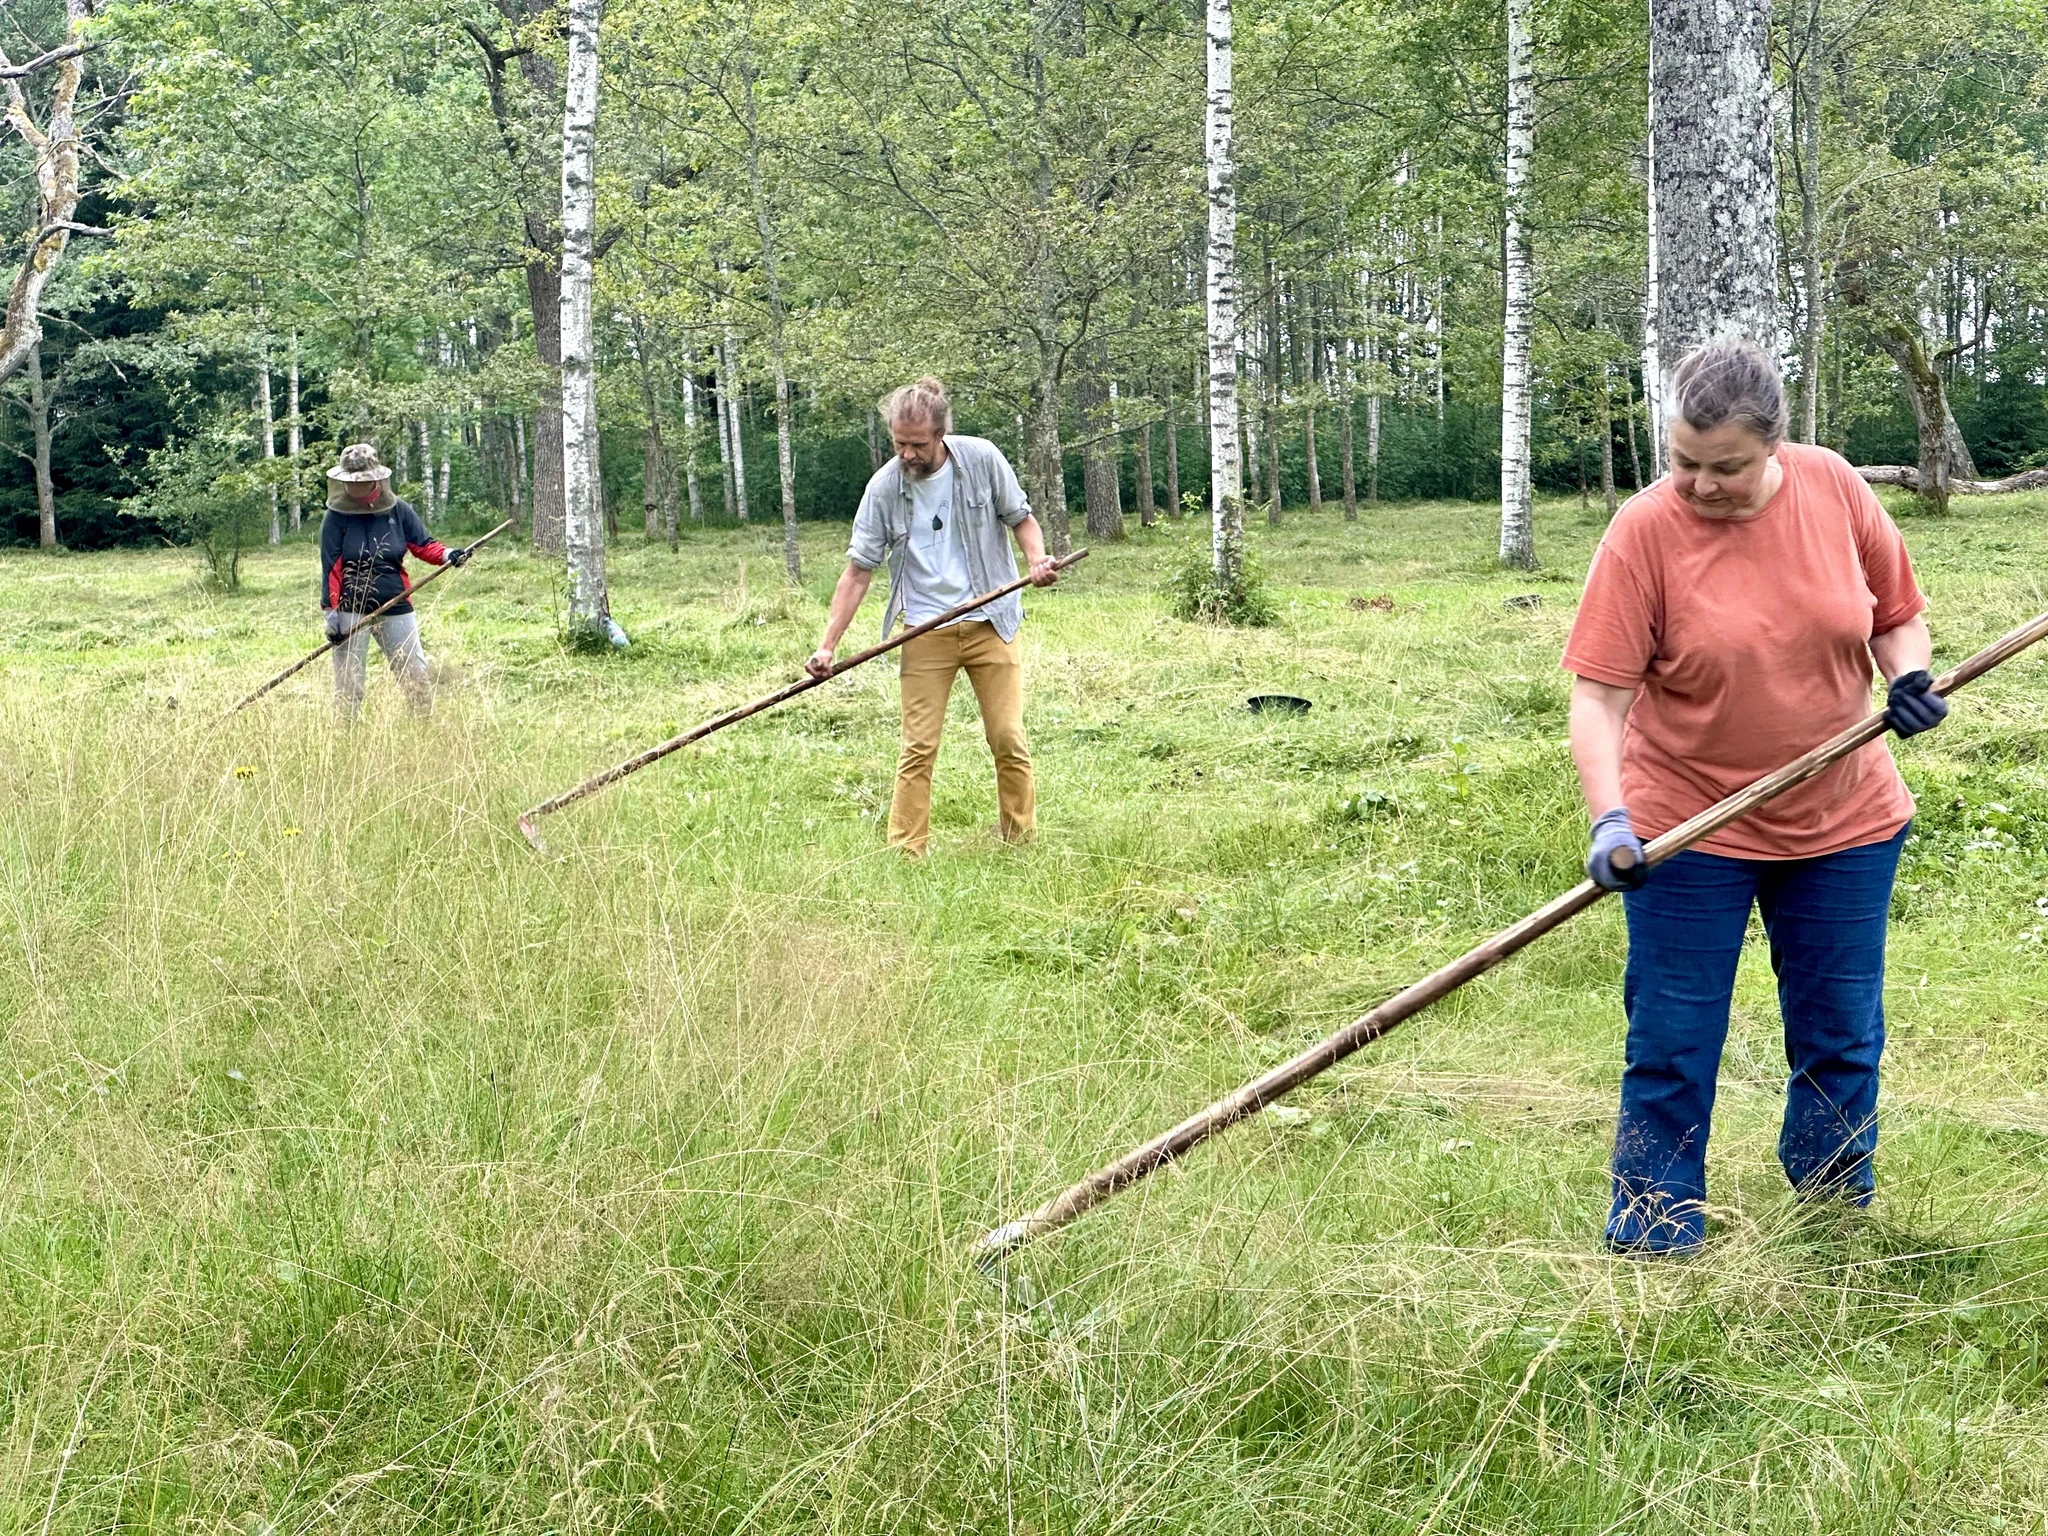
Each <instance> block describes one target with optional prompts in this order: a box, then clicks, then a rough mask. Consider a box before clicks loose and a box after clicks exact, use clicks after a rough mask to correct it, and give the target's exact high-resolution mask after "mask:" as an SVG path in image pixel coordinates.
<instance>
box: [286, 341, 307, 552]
mask: <svg viewBox="0 0 2048 1536" xmlns="http://www.w3.org/2000/svg"><path fill="white" fill-rule="evenodd" d="M284 416H285V426H284V446H285V452H286V453H288V454H290V455H291V461H292V481H291V485H292V496H291V517H292V532H293V533H297V532H298V531H299V526H300V524H301V523H303V522H304V521H305V516H306V483H305V481H304V479H303V478H301V476H300V472H299V459H300V457H301V455H303V454H304V453H305V451H306V434H305V423H304V422H302V421H300V420H299V333H298V332H297V331H293V332H292V350H291V356H290V359H289V360H288V361H287V362H286V364H285V375H284Z"/></svg>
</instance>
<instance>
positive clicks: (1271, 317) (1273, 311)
mask: <svg viewBox="0 0 2048 1536" xmlns="http://www.w3.org/2000/svg"><path fill="white" fill-rule="evenodd" d="M1264 251H1265V274H1266V366H1265V369H1264V372H1265V376H1266V377H1265V386H1266V388H1265V407H1266V419H1265V422H1264V428H1263V430H1264V435H1265V439H1266V525H1267V526H1268V527H1269V528H1277V527H1279V526H1280V400H1281V391H1280V283H1279V281H1278V278H1277V276H1276V274H1275V272H1274V270H1273V246H1272V242H1271V241H1270V240H1268V241H1265V242H1264Z"/></svg>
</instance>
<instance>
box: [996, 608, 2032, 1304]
mask: <svg viewBox="0 0 2048 1536" xmlns="http://www.w3.org/2000/svg"><path fill="white" fill-rule="evenodd" d="M2043 636H2048V613H2044V614H2042V615H2041V617H2039V618H2037V619H2035V620H2034V621H2033V622H2032V623H2030V624H2026V625H2023V626H2021V627H2020V628H2018V629H2016V630H2014V631H2013V632H2012V633H2011V634H2009V635H2007V636H2005V637H2004V638H2003V639H2002V640H1999V641H1998V642H1997V643H1995V644H1993V645H1989V646H1987V647H1985V648H1984V649H1983V650H1981V651H1979V652H1978V653H1977V654H1976V655H1974V656H1972V657H1971V658H1970V659H1969V660H1968V661H1966V662H1964V663H1963V664H1962V665H1961V666H1959V667H1957V668H1956V669H1955V670H1954V671H1953V672H1950V673H1949V674H1948V675H1947V676H1945V677H1942V678H1940V679H1938V680H1937V681H1936V682H1935V684H1934V691H1935V692H1936V693H1939V694H1943V695H1946V694H1950V693H1953V692H1955V690H1956V689H1958V688H1960V687H1962V686H1963V685H1964V684H1965V683H1968V682H1972V681H1974V680H1975V679H1977V678H1980V677H1982V676H1983V675H1984V674H1985V673H1986V672H1989V671H1990V670H1991V669H1992V668H1993V667H1996V666H1998V665H2000V664H2001V663H2003V662H2006V661H2009V660H2011V659H2012V658H2013V657H2014V656H2017V655H2018V654H2019V653H2020V652H2021V651H2024V650H2025V649H2026V648H2027V647H2028V646H2030V645H2032V644H2033V643H2034V642H2035V641H2037V640H2039V639H2041V638H2042V637H2043ZM1884 732H1885V723H1884V716H1883V715H1882V714H1875V715H1872V716H1870V718H1869V719H1867V720H1864V721H1862V722H1861V723H1860V724H1857V725H1853V726H1851V727H1850V728H1849V729H1848V730H1846V731H1843V732H1842V733H1841V734H1840V735H1839V736H1836V737H1834V738H1833V739H1831V740H1829V741H1824V742H1822V743H1821V744H1820V745H1819V746H1817V747H1815V748H1814V749H1813V750H1812V751H1811V752H1809V753H1807V754H1806V755H1805V756H1804V757H1802V758H1799V759H1797V760H1796V761H1794V762H1790V763H1787V764H1786V765H1785V766H1784V767H1783V768H1780V769H1779V770H1778V771H1777V772H1776V773H1772V774H1769V775H1767V776H1765V777H1764V778H1761V779H1758V780H1757V781H1756V782H1755V783H1754V784H1752V785H1750V786H1749V787H1748V788H1747V789H1740V790H1737V791H1736V792H1735V793H1734V794H1732V795H1730V796H1729V797H1728V798H1727V799H1725V800H1723V801H1722V802H1721V803H1720V804H1718V805H1713V806H1709V807H1708V808H1707V809H1706V810H1704V811H1701V812H1700V813H1699V814H1698V815H1697V816H1695V817H1693V818H1692V819H1691V820H1690V821H1687V822H1684V823H1682V824H1681V825H1679V826H1676V827H1673V828H1672V829H1671V830H1670V831H1669V832H1666V833H1665V834H1664V835H1663V836H1662V837H1660V838H1657V839H1656V840H1655V841H1653V842H1652V843H1651V844H1650V845H1649V846H1648V848H1646V849H1645V850H1644V854H1645V857H1646V859H1647V862H1648V863H1649V864H1650V865H1651V866H1652V867H1654V866H1656V865H1658V864H1661V863H1663V862H1664V860H1666V859H1668V858H1670V857H1671V856H1672V855H1673V854H1675V853H1680V852H1682V851H1684V850H1685V849H1687V848H1690V847H1691V846H1692V845H1693V844H1694V843H1697V842H1698V841H1700V839H1702V838H1704V837H1706V836H1708V835H1709V834H1711V833H1714V832H1718V831H1720V830H1721V828H1723V827H1725V826H1727V825H1728V824H1729V823H1730V822H1732V821H1736V820H1739V819H1740V818H1741V817H1743V816H1746V815H1748V814H1749V813H1750V812H1751V811H1753V810H1755V809H1756V808H1757V807H1758V806H1761V805H1764V804H1767V803H1768V802H1769V801H1771V800H1773V799H1775V798H1777V797H1778V796H1779V795H1782V794H1783V793H1784V792H1785V791H1786V790H1788V789H1791V788H1793V787H1794V786H1795V785H1799V784H1804V783H1805V782H1806V781H1807V780H1808V779H1811V778H1813V777H1814V776H1816V775H1817V774H1821V773H1824V772H1826V771H1827V770H1828V769H1829V768H1830V767H1832V766H1833V765H1834V764H1836V763H1838V762H1840V761H1841V760H1842V759H1843V758H1845V757H1847V756H1848V755H1849V754H1850V753H1851V752H1854V751H1855V750H1856V749H1857V748H1858V747H1861V746H1864V745H1866V744H1867V743H1869V742H1872V741H1875V740H1876V739H1877V738H1878V737H1880V736H1882V735H1883V734H1884ZM1606 894H1607V893H1606V892H1605V891H1603V890H1602V889H1601V888H1600V887H1599V886H1597V885H1595V884H1594V883H1593V882H1592V881H1590V880H1587V881H1583V882H1581V883H1580V884H1579V885H1576V886H1574V887H1573V888H1572V889H1571V890H1569V891H1566V892H1565V893H1564V894H1563V895H1562V896H1559V897H1558V898H1557V899H1556V900H1555V901H1552V902H1551V903H1550V904H1549V905H1547V906H1544V907H1539V908H1538V909H1537V910H1536V911H1534V912H1531V913H1530V914H1529V915H1528V916H1527V917H1525V918H1523V919H1522V920H1521V921H1520V922H1518V923H1516V924H1515V925H1514V926H1512V927H1510V928H1503V929H1502V930H1501V931H1500V932H1499V933H1496V934H1495V935H1494V936H1493V937H1492V938H1490V939H1488V940H1486V941H1485V942H1484V943H1483V944H1480V945H1478V946H1477V947H1476V948H1474V949H1471V950H1469V951H1467V952H1466V953H1465V954H1463V955H1460V956H1459V957H1458V958H1457V959H1456V960H1453V961H1452V962H1451V963H1450V964H1449V965H1447V966H1445V967H1444V968H1443V969H1442V970H1440V971H1436V972H1434V973H1432V974H1431V975H1428V976H1425V977H1424V978H1423V979H1422V980H1420V981H1418V982H1416V983H1415V984H1414V985H1413V986H1411V987H1409V988H1408V989H1407V990H1405V991H1403V992H1398V993H1396V994H1395V995H1394V996H1392V997H1390V998H1388V999H1387V1000H1386V1001H1385V1002H1383V1003H1381V1004H1380V1005H1379V1006H1378V1007H1376V1008H1374V1009H1372V1010H1371V1011H1370V1012H1368V1013H1365V1014H1362V1015H1361V1016H1360V1017H1358V1018H1356V1019H1354V1020H1352V1021H1351V1022H1350V1023H1349V1024H1347V1025H1345V1026H1344V1027H1343V1028H1342V1029H1340V1030H1338V1031H1337V1032H1336V1033H1335V1034H1333V1035H1331V1036H1329V1037H1328V1038H1327V1039H1325V1040H1323V1041H1321V1042H1319V1043H1318V1044H1316V1045H1313V1046H1311V1047H1309V1048H1308V1049H1307V1050H1305V1051H1303V1052H1302V1053H1301V1054H1300V1055H1299V1056H1296V1057H1295V1058H1293V1059H1292V1060H1291V1061H1286V1062H1282V1063H1281V1064H1280V1065H1279V1066H1277V1067H1275V1068H1273V1070H1272V1071H1270V1072H1268V1073H1266V1074H1265V1075H1264V1076H1263V1077H1260V1078H1257V1079H1254V1080H1253V1081H1252V1082H1249V1083H1246V1084H1245V1085H1244V1086H1243V1087H1242V1088H1239V1089H1238V1090H1237V1091H1236V1092H1234V1093H1231V1094H1228V1095H1226V1096H1225V1097H1223V1098H1220V1099H1218V1100H1217V1101H1216V1102H1215V1103H1213V1104H1211V1105H1210V1106H1209V1107H1208V1108H1207V1109H1204V1110H1201V1111H1200V1112H1198V1113H1196V1114H1193V1115H1190V1116H1189V1117H1188V1118H1187V1119H1185V1120H1183V1121H1181V1123H1180V1124H1179V1125H1176V1126H1175V1127H1174V1128H1173V1129H1172V1130H1170V1131H1167V1132H1165V1133H1164V1134H1163V1135H1160V1136H1155V1137H1154V1138H1153V1139H1152V1140H1150V1141H1148V1142H1146V1143H1145V1144H1144V1145H1143V1146H1141V1147H1137V1148H1134V1149H1133V1150H1131V1151H1129V1152H1126V1153H1125V1154H1124V1155H1123V1156H1122V1157H1120V1158H1118V1159H1117V1160H1116V1161H1115V1162H1113V1163H1106V1164H1104V1165H1103V1166H1102V1167H1100V1168H1098V1169H1096V1170H1095V1171H1094V1172H1093V1173H1091V1174H1089V1175H1088V1177H1087V1178H1085V1179H1083V1180H1081V1182H1080V1183H1078V1184H1076V1185H1075V1186H1074V1187H1073V1188H1071V1189H1069V1190H1068V1191H1067V1192H1066V1193H1065V1194H1063V1195H1061V1196H1059V1197H1058V1198H1057V1199H1054V1200H1049V1201H1047V1202H1046V1203H1045V1204H1044V1205H1041V1206H1040V1207H1039V1208H1038V1209H1037V1210H1035V1211H1033V1212H1032V1213H1031V1214H1030V1215H1028V1216H1025V1217H1023V1218H1022V1219H1021V1220H1018V1221H1013V1222H1010V1223H1009V1224H1008V1225H1007V1226H1001V1227H998V1228H996V1229H995V1231H993V1232H990V1233H988V1234H987V1235H986V1236H984V1237H982V1238H981V1239H979V1240H978V1241H977V1242H976V1243H975V1245H974V1248H973V1253H974V1257H975V1259H976V1261H977V1262H978V1263H982V1264H989V1263H993V1262H995V1261H996V1260H999V1259H1002V1258H1005V1257H1007V1256H1008V1255H1009V1254H1012V1253H1014V1252H1016V1251H1017V1250H1018V1249H1019V1248H1022V1247H1023V1246H1024V1245H1025V1244H1026V1243H1028V1242H1030V1241H1032V1240H1033V1239H1034V1238H1039V1237H1043V1236H1045V1235H1046V1234H1047V1233H1048V1232H1057V1231H1058V1230H1059V1229H1060V1228H1061V1227H1064V1226H1065V1225H1067V1223H1068V1222H1070V1221H1073V1220H1075V1219H1076V1218H1077V1217H1080V1216H1083V1215H1085V1214H1087V1213H1088V1212H1089V1211H1091V1210H1093V1209H1094V1208H1095V1207H1096V1206H1098V1205H1100V1204H1102V1203H1103V1201H1105V1200H1108V1199H1109V1198H1111V1197H1112V1196H1114V1195H1116V1194H1118V1193H1120V1192H1121V1191H1123V1190H1125V1189H1128V1188H1130V1186H1131V1185H1133V1184H1135V1183H1137V1182H1138V1181H1139V1180H1140V1179H1143V1178H1144V1177H1145V1176H1146V1175H1147V1174H1150V1173H1152V1172H1154V1171H1155V1170H1156V1169H1158V1168H1159V1167H1161V1166H1162V1165H1163V1164H1166V1163H1170V1162H1172V1161H1173V1160H1174V1159H1176V1158H1178V1157H1181V1156H1183V1155H1184V1154H1186V1153H1187V1152H1190V1151H1192V1150H1193V1149H1194V1148H1196V1147H1198V1146H1200V1145H1201V1144H1202V1143H1203V1142H1205V1141H1207V1140H1208V1139H1209V1138H1210V1137H1211V1136H1214V1135H1217V1134H1218V1133H1219V1132H1222V1131H1226V1130H1228V1129H1229V1128H1230V1127H1231V1126H1233V1125H1236V1124H1237V1123H1238V1122H1239V1121H1240V1120H1243V1119H1245V1118H1247V1117H1248V1116H1250V1115H1254V1114H1257V1113H1258V1111H1259V1110H1261V1109H1262V1108H1264V1107H1265V1106H1266V1105H1268V1104H1271V1103H1272V1102H1274V1100H1276V1099H1279V1098H1282V1097H1284V1096H1285V1095H1286V1094H1288V1093H1290V1092H1292V1091H1293V1090H1294V1089H1296V1088H1298V1087H1300V1086H1301V1085H1302V1084H1303V1083H1305V1082H1307V1081H1308V1080H1309V1079H1310V1078H1312V1077H1314V1076H1316V1075H1317V1074H1318V1073H1320V1072H1324V1071H1327V1070H1328V1069H1329V1068H1330V1067H1333V1066H1335V1065H1336V1064H1337V1063H1338V1062H1340V1061H1342V1060H1343V1059H1344V1058H1345V1057H1347V1056H1349V1055H1350V1054H1351V1053H1352V1052H1353V1051H1356V1050H1358V1049H1360V1048H1361V1047H1363V1046H1366V1045H1370V1044H1371V1043H1372V1042H1373V1041H1375V1040H1377V1039H1379V1038H1380V1037H1381V1036H1382V1035H1385V1034H1388V1033H1390V1032H1391V1031H1392V1030H1394V1029H1396V1028H1398V1027H1399V1026H1400V1025H1401V1024H1402V1023H1403V1022H1404V1021H1406V1020H1408V1019H1410V1018H1413V1017H1414V1016H1415V1015H1416V1014H1418V1013H1420V1012H1422V1010H1423V1009H1425V1008H1427V1007H1429V1006H1430V1004H1432V1003H1435V1002H1439V1001H1441V1000H1442V999H1443V998H1445V997H1447V996H1449V995H1450V994H1451V993H1453V992H1455V991H1456V990H1457V989H1458V988H1460V987H1462V986H1463V985H1465V983H1466V982H1468V981H1470V980H1472V979H1473V978H1474V977H1475V976H1480V975H1483V974H1484V973H1485V972H1487V971H1490V970H1492V969H1493V968H1494V967H1495V966H1496V965H1499V964H1500V963H1501V961H1503V960H1505V959H1507V958H1508V956H1510V955H1512V954H1514V953H1515V952H1516V951H1517V950H1519V949H1521V948H1523V947H1524V946H1526V945H1528V944H1531V943H1534V942H1535V941H1536V940H1537V939H1540V938H1542V937H1543V935H1544V934H1546V933H1548V932H1550V930H1551V929H1553V928H1557V927H1560V926H1562V925H1563V924H1564V923H1566V922H1569V921H1570V920H1571V919H1572V918H1574V917H1577V916H1578V915H1579V914H1580V913H1581V912H1583V911H1585V910H1586V909H1587V908H1588V907H1590V906H1592V905H1593V904H1594V903H1595V902H1597V901H1598V900H1599V899H1600V898H1601V897H1602V896H1604V895H1606Z"/></svg>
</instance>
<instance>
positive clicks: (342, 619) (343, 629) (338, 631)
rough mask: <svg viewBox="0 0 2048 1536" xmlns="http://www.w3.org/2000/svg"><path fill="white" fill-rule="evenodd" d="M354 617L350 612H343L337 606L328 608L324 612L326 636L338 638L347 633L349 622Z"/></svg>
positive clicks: (331, 638) (332, 638)
mask: <svg viewBox="0 0 2048 1536" xmlns="http://www.w3.org/2000/svg"><path fill="white" fill-rule="evenodd" d="M354 618H355V615H354V614H352V613H343V612H342V611H341V610H340V609H339V608H329V609H328V610H327V613H326V629H327V638H328V639H330V640H339V639H340V638H341V637H342V636H343V635H346V634H347V633H348V626H349V622H350V621H351V620H352V619H354Z"/></svg>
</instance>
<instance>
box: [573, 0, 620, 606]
mask: <svg viewBox="0 0 2048 1536" xmlns="http://www.w3.org/2000/svg"><path fill="white" fill-rule="evenodd" d="M602 9H603V0H569V3H568V22H569V56H568V67H567V68H566V70H565V71H564V75H565V77H566V89H565V91H564V94H563V106H562V310H561V324H562V506H563V514H564V517H563V532H564V535H565V537H564V543H565V544H566V546H567V549H568V561H569V631H570V633H571V634H572V635H602V634H603V632H604V628H605V621H606V620H607V619H608V618H609V617H610V616H611V607H610V602H609V599H608V596H607V594H606V591H605V570H604V518H603V509H602V508H601V507H600V506H599V504H598V486H597V483H596V474H597V468H598V445H597V374H596V371H595V367H594V363H595V357H594V345H593V344H594V338H593V334H592V324H591V307H592V306H591V279H592V270H591V267H592V259H593V252H594V241H595V226H596V221H597V38H598V23H599V18H600V13H601V11H602Z"/></svg>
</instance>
